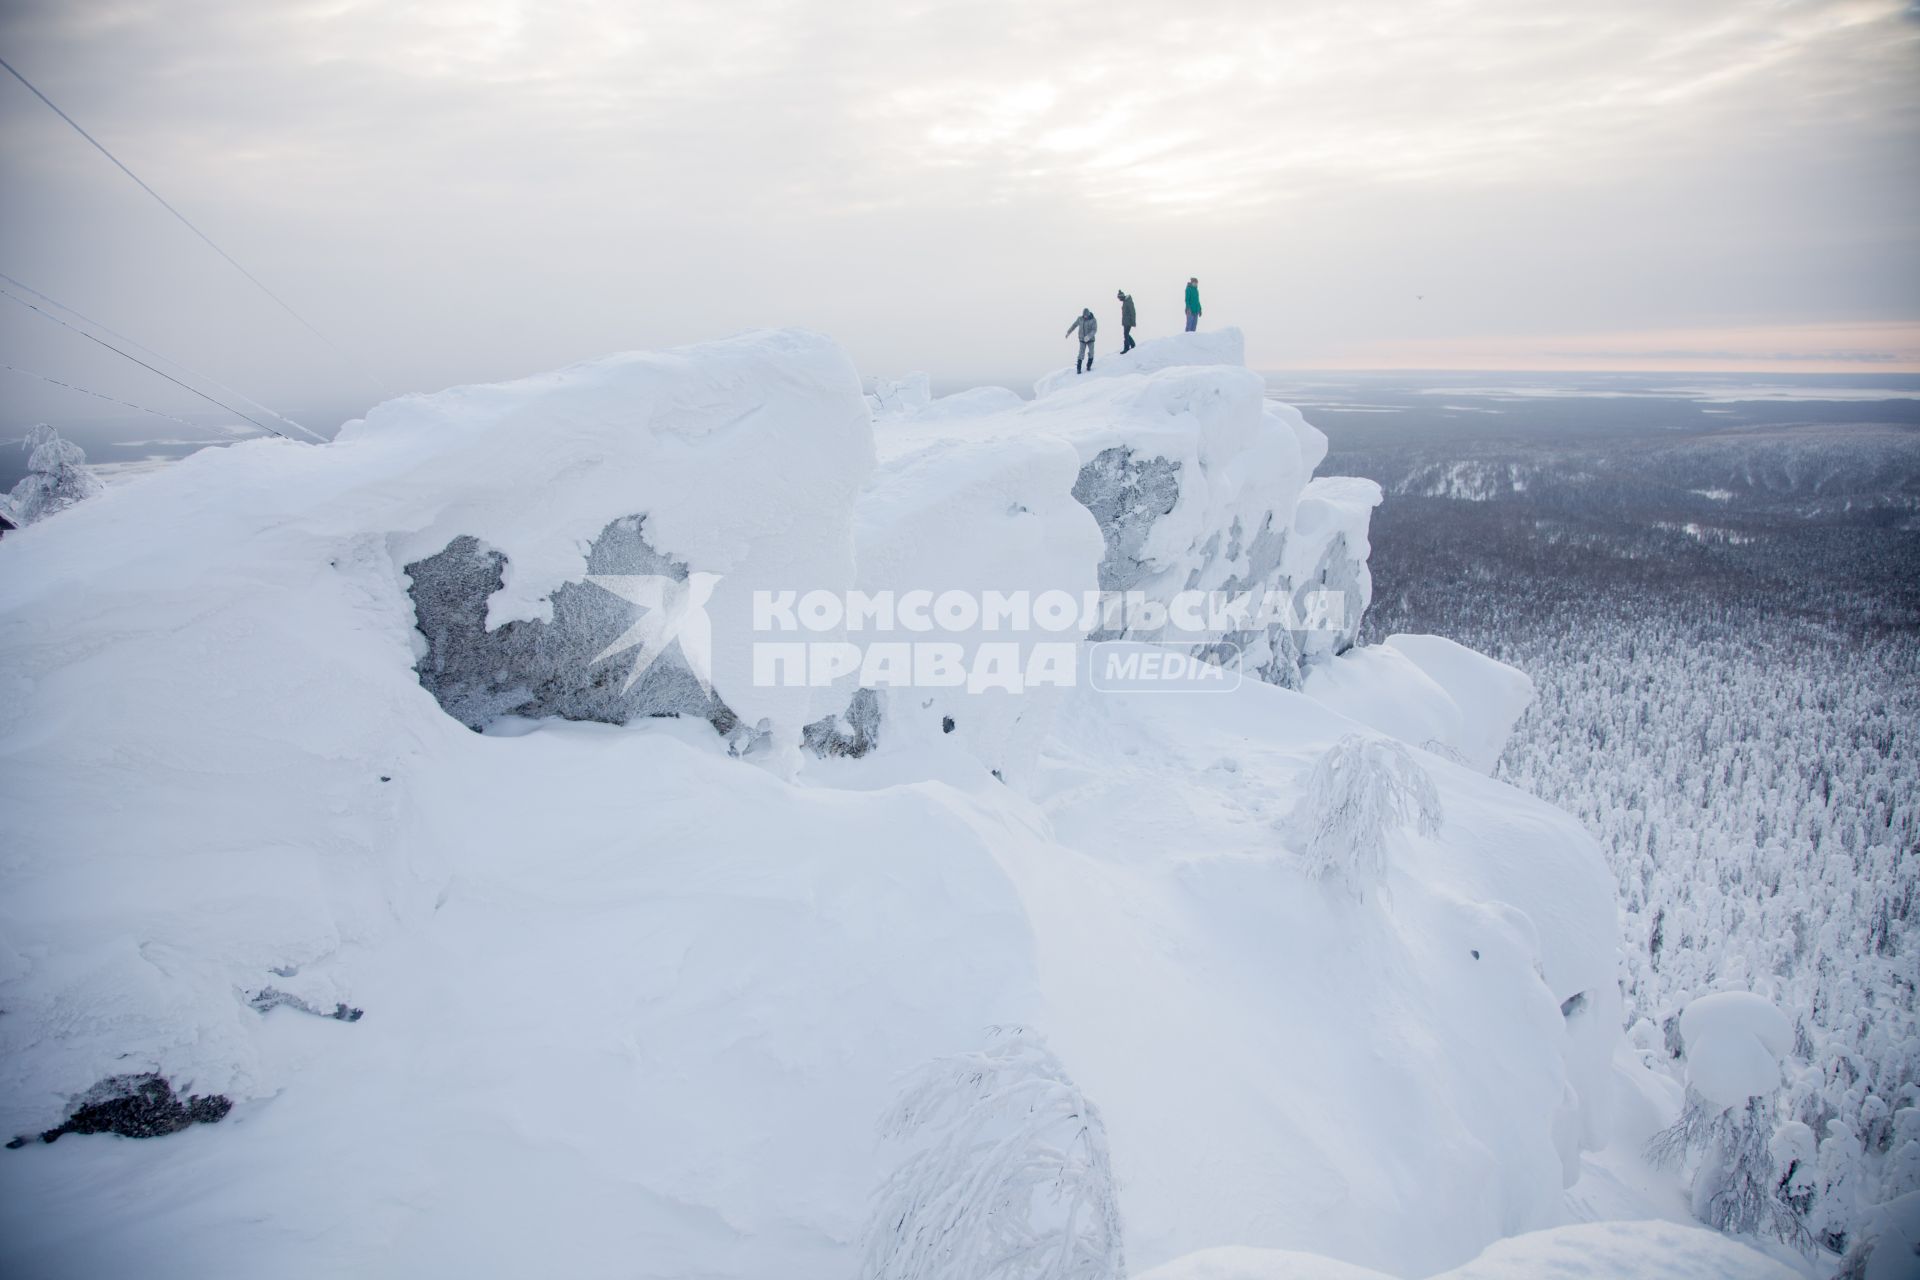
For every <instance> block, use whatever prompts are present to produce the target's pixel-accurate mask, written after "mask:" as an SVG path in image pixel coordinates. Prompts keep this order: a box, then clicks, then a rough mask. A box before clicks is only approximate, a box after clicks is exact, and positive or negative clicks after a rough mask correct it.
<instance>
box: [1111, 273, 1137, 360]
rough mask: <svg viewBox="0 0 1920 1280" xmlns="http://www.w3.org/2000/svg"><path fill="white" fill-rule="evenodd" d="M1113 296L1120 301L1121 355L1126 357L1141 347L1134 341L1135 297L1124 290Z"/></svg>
mask: <svg viewBox="0 0 1920 1280" xmlns="http://www.w3.org/2000/svg"><path fill="white" fill-rule="evenodd" d="M1113 296H1114V297H1116V298H1118V299H1120V338H1121V342H1120V354H1121V355H1125V354H1127V352H1129V351H1131V350H1133V349H1134V348H1135V347H1137V346H1139V345H1140V344H1139V343H1137V342H1135V341H1134V340H1133V320H1134V317H1133V295H1132V294H1130V293H1128V292H1127V291H1126V290H1125V289H1122V290H1120V292H1118V293H1116V294H1114V295H1113Z"/></svg>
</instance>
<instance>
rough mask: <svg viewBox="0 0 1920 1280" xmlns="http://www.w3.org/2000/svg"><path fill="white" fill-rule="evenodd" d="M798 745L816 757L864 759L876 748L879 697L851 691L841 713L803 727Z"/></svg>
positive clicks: (866, 692)
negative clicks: (845, 707)
mask: <svg viewBox="0 0 1920 1280" xmlns="http://www.w3.org/2000/svg"><path fill="white" fill-rule="evenodd" d="M800 741H801V744H802V745H803V746H805V747H806V748H807V750H809V751H811V752H813V754H815V755H817V756H852V757H854V758H856V759H857V758H859V757H860V756H864V755H865V754H867V752H869V751H871V750H873V749H874V748H875V747H877V746H879V745H880V695H879V694H878V693H876V692H874V691H873V690H872V689H856V690H854V694H853V698H852V700H851V701H849V702H848V704H847V709H846V711H845V712H843V713H841V714H840V715H837V716H825V717H822V718H821V719H819V720H815V721H814V722H813V723H812V724H810V725H807V726H806V727H804V728H803V729H801V731H800Z"/></svg>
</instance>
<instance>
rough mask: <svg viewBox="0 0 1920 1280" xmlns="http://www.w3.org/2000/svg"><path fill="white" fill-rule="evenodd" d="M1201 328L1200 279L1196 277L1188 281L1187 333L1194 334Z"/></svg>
mask: <svg viewBox="0 0 1920 1280" xmlns="http://www.w3.org/2000/svg"><path fill="white" fill-rule="evenodd" d="M1199 327H1200V277H1199V276H1194V277H1192V278H1190V279H1189V280H1188V281H1187V332H1188V333H1192V332H1193V331H1194V330H1195V329H1197V328H1199Z"/></svg>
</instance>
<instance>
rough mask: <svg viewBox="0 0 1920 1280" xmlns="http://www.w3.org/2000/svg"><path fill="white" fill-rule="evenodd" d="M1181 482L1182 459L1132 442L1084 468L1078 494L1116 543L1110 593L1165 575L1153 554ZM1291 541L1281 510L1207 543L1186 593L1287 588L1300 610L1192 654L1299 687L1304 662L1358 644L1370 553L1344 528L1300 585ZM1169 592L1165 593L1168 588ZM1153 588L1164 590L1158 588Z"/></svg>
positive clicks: (1227, 634) (1163, 631) (1108, 631)
mask: <svg viewBox="0 0 1920 1280" xmlns="http://www.w3.org/2000/svg"><path fill="white" fill-rule="evenodd" d="M1180 484H1181V474H1180V464H1179V463H1178V462H1175V461H1172V460H1171V459H1167V458H1161V457H1153V456H1146V457H1141V456H1138V455H1136V453H1135V452H1134V451H1133V450H1132V449H1129V448H1127V447H1125V446H1114V447H1112V448H1108V449H1103V450H1101V451H1100V453H1098V454H1097V455H1095V457H1094V458H1093V460H1092V461H1091V462H1088V463H1087V464H1086V465H1084V466H1083V467H1081V469H1080V474H1079V478H1078V479H1077V480H1076V482H1075V484H1074V486H1073V496H1074V497H1075V498H1076V499H1078V500H1079V502H1080V504H1081V505H1082V506H1084V507H1086V508H1087V510H1088V511H1090V512H1091V513H1092V514H1093V518H1094V519H1095V520H1096V521H1097V522H1098V523H1099V525H1100V533H1101V537H1102V538H1103V539H1104V540H1105V543H1106V553H1105V555H1104V556H1103V558H1102V559H1101V561H1100V570H1099V576H1100V589H1101V590H1102V591H1104V592H1125V591H1132V590H1136V589H1141V588H1142V584H1147V583H1148V581H1149V579H1151V578H1153V577H1154V576H1155V574H1156V573H1158V571H1159V568H1160V566H1159V565H1157V564H1156V563H1154V561H1153V558H1152V557H1151V556H1150V555H1149V554H1148V552H1147V549H1146V547H1147V541H1148V539H1149V537H1150V536H1151V534H1152V533H1153V529H1154V525H1155V523H1156V522H1157V521H1159V520H1160V519H1161V518H1162V517H1164V516H1166V515H1168V514H1170V513H1171V512H1172V511H1173V509H1174V506H1175V505H1176V504H1177V503H1178V502H1179V499H1180ZM1288 538H1289V534H1288V531H1287V530H1284V529H1277V528H1275V527H1274V519H1273V513H1271V512H1269V513H1267V516H1266V518H1265V520H1264V522H1263V523H1262V524H1261V525H1260V527H1259V528H1258V529H1257V530H1255V531H1254V532H1253V534H1252V535H1251V536H1250V537H1249V535H1248V532H1247V530H1246V528H1245V527H1244V525H1243V523H1242V521H1241V520H1240V518H1239V517H1237V516H1236V517H1235V518H1234V520H1233V522H1232V524H1231V525H1229V526H1228V527H1227V528H1226V529H1225V530H1224V531H1222V530H1216V531H1215V532H1214V533H1213V534H1212V535H1211V536H1210V537H1209V538H1208V539H1207V540H1206V542H1205V543H1204V544H1203V545H1202V546H1201V547H1199V548H1198V551H1199V562H1198V563H1197V564H1196V565H1195V566H1194V568H1193V569H1192V570H1191V571H1190V572H1189V573H1188V574H1187V577H1186V581H1185V582H1184V583H1181V584H1179V588H1178V589H1181V590H1205V591H1209V592H1217V593H1220V594H1222V595H1224V596H1226V597H1229V598H1232V597H1238V596H1241V595H1244V594H1247V593H1249V592H1251V593H1252V594H1253V596H1254V598H1255V599H1256V600H1257V599H1260V598H1261V597H1262V596H1263V595H1264V594H1265V593H1267V592H1279V593H1283V594H1284V596H1285V598H1286V600H1287V601H1288V602H1289V603H1290V606H1291V612H1290V613H1289V614H1285V615H1283V616H1282V617H1281V618H1280V620H1278V621H1272V622H1265V623H1262V622H1260V621H1259V620H1258V619H1250V620H1249V621H1250V622H1252V623H1254V625H1250V626H1248V627H1245V628H1240V629H1234V630H1224V631H1221V632H1219V633H1218V634H1213V635H1208V636H1206V637H1204V638H1201V639H1197V640H1196V641H1195V643H1194V644H1193V645H1192V646H1191V652H1192V653H1194V654H1195V655H1197V656H1199V657H1203V658H1205V659H1206V660H1207V661H1209V662H1216V663H1229V662H1241V663H1242V664H1243V669H1244V670H1246V671H1247V672H1248V673H1249V674H1252V675H1254V676H1257V677H1258V678H1259V679H1261V680H1264V681H1266V682H1267V683H1268V684H1277V685H1282V686H1284V687H1286V688H1289V689H1297V688H1299V687H1300V683H1301V680H1302V678H1303V670H1302V664H1303V663H1306V662H1309V661H1311V660H1312V659H1314V658H1317V657H1319V656H1322V655H1331V654H1337V653H1342V652H1345V651H1346V650H1347V649H1349V648H1351V647H1352V646H1353V644H1354V642H1355V640H1356V638H1357V637H1358V635H1359V631H1360V620H1361V617H1362V615H1363V613H1364V612H1365V609H1366V605H1367V601H1368V597H1369V593H1370V586H1369V584H1368V582H1367V580H1366V577H1365V574H1366V565H1365V560H1364V558H1363V557H1362V556H1356V555H1355V554H1354V553H1353V551H1352V549H1351V548H1350V547H1349V545H1348V543H1347V539H1346V537H1345V535H1343V534H1335V535H1334V536H1333V537H1332V538H1331V539H1330V540H1329V541H1328V543H1327V545H1326V547H1325V548H1324V550H1323V551H1322V553H1321V555H1320V557H1319V558H1318V561H1317V562H1316V563H1315V564H1314V565H1313V566H1312V568H1311V570H1310V572H1307V573H1304V574H1300V575H1299V576H1298V580H1297V581H1296V580H1295V579H1294V577H1292V576H1290V575H1289V574H1288V572H1287V567H1286V561H1287V558H1288V557H1287V550H1288ZM1310 545H1311V544H1309V546H1310ZM1302 550H1303V551H1306V550H1307V548H1302ZM1214 565H1224V566H1229V567H1230V568H1229V571H1228V572H1227V573H1226V574H1225V576H1224V577H1223V576H1221V575H1220V574H1219V573H1217V572H1214V573H1209V572H1208V569H1209V567H1210V566H1214ZM1161 590H1162V592H1164V591H1165V587H1164V585H1163V586H1162V588H1161ZM1147 594H1148V595H1149V596H1150V597H1151V596H1154V595H1155V594H1156V593H1155V592H1153V591H1152V590H1148V591H1147ZM1335 597H1337V599H1336V598H1335ZM1162 603H1164V601H1163V602H1162ZM1290 622H1291V625H1289V623H1290ZM1088 638H1089V639H1092V640H1115V639H1121V638H1129V639H1141V640H1159V641H1163V642H1174V643H1177V642H1178V641H1179V640H1180V638H1181V637H1180V635H1179V633H1178V632H1176V631H1173V630H1170V629H1169V628H1158V629H1155V630H1153V631H1150V632H1149V631H1142V630H1139V629H1138V628H1135V627H1131V626H1129V627H1123V628H1103V629H1101V630H1097V631H1094V632H1092V633H1091V634H1090V635H1089V637H1088Z"/></svg>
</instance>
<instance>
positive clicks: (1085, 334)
mask: <svg viewBox="0 0 1920 1280" xmlns="http://www.w3.org/2000/svg"><path fill="white" fill-rule="evenodd" d="M1099 328H1100V322H1099V321H1098V320H1095V319H1094V318H1093V309H1092V308H1091V307H1083V308H1081V311H1080V314H1079V315H1077V316H1075V317H1074V318H1073V323H1072V324H1070V325H1068V326H1067V336H1068V337H1072V336H1073V335H1074V334H1075V333H1078V334H1079V335H1080V355H1079V356H1078V358H1076V359H1075V360H1074V362H1073V371H1074V372H1075V373H1079V372H1081V368H1080V366H1081V365H1082V364H1084V365H1086V367H1087V368H1088V369H1091V368H1093V335H1094V332H1095V331H1096V330H1098V329H1099Z"/></svg>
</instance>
